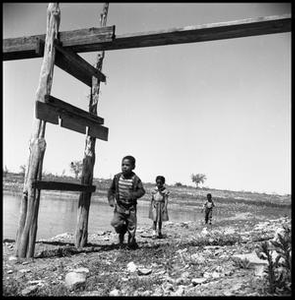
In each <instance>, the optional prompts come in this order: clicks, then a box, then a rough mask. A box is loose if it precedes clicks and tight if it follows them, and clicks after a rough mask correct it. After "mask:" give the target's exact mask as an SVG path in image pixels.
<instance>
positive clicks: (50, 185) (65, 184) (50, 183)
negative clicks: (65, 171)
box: [33, 180, 96, 193]
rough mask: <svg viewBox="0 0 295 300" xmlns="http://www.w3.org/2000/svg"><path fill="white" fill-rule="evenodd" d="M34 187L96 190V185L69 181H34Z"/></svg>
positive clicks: (63, 189)
mask: <svg viewBox="0 0 295 300" xmlns="http://www.w3.org/2000/svg"><path fill="white" fill-rule="evenodd" d="M33 185H34V187H35V188H37V189H40V190H58V191H78V192H91V193H92V192H95V190H96V186H95V185H85V184H77V183H69V182H57V181H40V180H36V181H35V182H34V183H33Z"/></svg>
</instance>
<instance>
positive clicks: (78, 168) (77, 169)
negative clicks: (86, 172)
mask: <svg viewBox="0 0 295 300" xmlns="http://www.w3.org/2000/svg"><path fill="white" fill-rule="evenodd" d="M82 167H83V161H82V160H75V161H72V162H71V163H70V169H71V172H72V173H74V174H75V179H78V178H79V176H80V174H81V173H82Z"/></svg>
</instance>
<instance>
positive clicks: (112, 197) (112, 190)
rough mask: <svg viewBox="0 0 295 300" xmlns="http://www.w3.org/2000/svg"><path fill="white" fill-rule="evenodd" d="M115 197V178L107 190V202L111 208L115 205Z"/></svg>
mask: <svg viewBox="0 0 295 300" xmlns="http://www.w3.org/2000/svg"><path fill="white" fill-rule="evenodd" d="M115 196H116V185H115V177H114V178H113V181H112V183H111V186H110V188H109V189H108V201H109V205H110V206H111V207H113V206H114V205H115V198H116V197H115Z"/></svg>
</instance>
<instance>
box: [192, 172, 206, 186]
mask: <svg viewBox="0 0 295 300" xmlns="http://www.w3.org/2000/svg"><path fill="white" fill-rule="evenodd" d="M191 178H192V182H194V183H195V184H196V189H197V188H198V187H199V184H200V183H204V181H205V180H206V179H207V178H206V175H205V174H192V175H191Z"/></svg>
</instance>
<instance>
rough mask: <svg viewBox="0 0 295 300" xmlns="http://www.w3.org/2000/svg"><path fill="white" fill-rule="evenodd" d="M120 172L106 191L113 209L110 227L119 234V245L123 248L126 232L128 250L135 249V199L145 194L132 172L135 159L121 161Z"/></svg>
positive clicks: (138, 179)
mask: <svg viewBox="0 0 295 300" xmlns="http://www.w3.org/2000/svg"><path fill="white" fill-rule="evenodd" d="M121 169H122V172H120V173H118V174H116V175H115V176H114V178H113V181H112V183H111V186H110V188H109V190H108V201H109V205H110V206H111V207H114V216H113V219H112V221H111V225H112V226H113V227H114V228H115V231H116V232H117V233H118V234H119V244H120V246H123V243H124V236H125V233H126V232H128V248H129V249H137V248H138V245H137V243H136V239H135V233H136V227H137V207H136V206H137V199H138V198H140V197H142V196H143V195H144V194H145V190H144V188H143V185H142V182H141V180H140V178H139V177H138V176H137V175H136V174H135V173H134V172H133V170H134V169H135V158H134V157H133V156H130V155H128V156H125V157H123V159H122V165H121Z"/></svg>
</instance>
